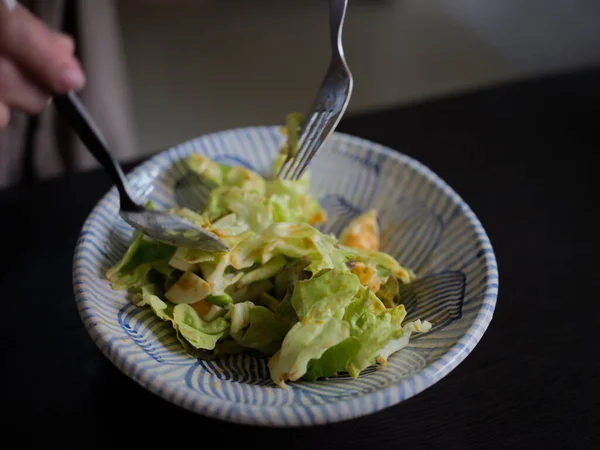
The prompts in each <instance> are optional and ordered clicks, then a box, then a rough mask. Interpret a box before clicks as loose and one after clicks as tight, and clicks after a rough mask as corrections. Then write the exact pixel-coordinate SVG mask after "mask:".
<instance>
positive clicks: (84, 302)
mask: <svg viewBox="0 0 600 450" xmlns="http://www.w3.org/2000/svg"><path fill="white" fill-rule="evenodd" d="M261 130H262V131H267V132H273V130H276V131H277V132H279V130H280V127H279V126H249V127H238V128H231V129H225V130H220V131H216V132H213V133H208V134H204V135H200V136H197V137H194V138H191V139H188V140H186V141H184V142H181V143H179V144H176V145H173V146H171V147H169V148H167V149H164V150H162V151H159V152H158V153H156V154H154V155H152V156H150V157H148V158H147V159H146V160H145V161H143V162H142V163H140V164H139V165H137V166H136V167H135V168H134V169H133V170H132V171H131V172H130V173H129V174H127V177H128V178H130V177H131V178H135V177H138V176H140V175H141V174H143V173H147V172H148V170H149V169H156V167H160V168H161V169H163V168H164V167H166V166H167V164H168V163H169V162H170V161H172V160H173V157H175V156H177V155H176V153H177V152H178V149H181V148H182V147H185V146H189V145H191V144H193V143H194V142H196V141H198V140H201V139H211V137H216V136H219V135H223V134H226V133H233V134H237V133H248V132H252V131H254V132H257V131H261ZM332 137H335V139H337V140H342V141H346V142H349V143H354V144H358V145H360V146H362V147H363V148H368V149H373V150H374V151H376V152H381V153H383V154H384V155H385V156H386V157H388V158H391V159H394V160H396V161H398V162H401V163H404V164H407V165H408V166H409V167H410V168H411V169H413V170H415V171H417V172H418V173H419V174H420V175H422V176H424V177H425V178H426V179H427V180H428V181H430V182H431V183H432V184H433V185H435V186H436V187H437V188H439V189H441V190H442V191H443V193H444V194H446V195H447V196H448V197H449V198H450V200H451V201H452V202H453V203H455V204H456V206H458V207H459V208H460V210H461V212H462V214H464V215H465V216H466V218H467V219H468V221H469V225H470V226H471V227H472V229H473V231H474V234H475V236H476V239H477V240H478V242H477V245H478V246H479V248H481V249H485V253H484V258H485V277H484V279H485V289H484V290H483V291H482V294H481V296H482V303H481V305H480V307H479V310H478V311H477V314H476V316H475V317H474V319H473V323H472V324H471V325H470V327H469V328H468V329H467V330H466V331H465V332H464V333H463V334H462V335H461V337H460V338H459V339H458V341H457V342H456V343H455V344H454V345H453V346H452V347H450V348H449V349H448V350H447V351H446V352H444V353H443V354H442V355H440V356H439V358H437V359H436V360H434V361H432V362H430V363H429V364H428V365H427V366H426V367H425V368H423V369H422V370H421V371H420V372H418V373H415V374H413V375H412V376H410V377H408V378H405V379H403V380H401V381H398V382H396V383H393V384H391V385H389V386H386V387H384V388H382V389H379V390H376V391H373V392H370V393H368V394H365V395H360V396H357V397H353V398H350V399H344V400H340V401H339V402H335V403H324V404H315V405H310V406H304V405H302V406H289V405H288V406H264V405H249V404H239V403H235V402H233V401H230V400H223V399H216V398H214V397H210V396H208V395H205V394H202V393H201V392H198V391H194V396H195V398H194V400H193V401H192V402H190V401H186V396H189V395H190V393H189V389H187V388H185V387H183V386H173V385H172V383H169V382H167V381H164V380H161V379H160V378H159V377H155V376H152V374H151V373H150V374H149V373H148V371H136V370H135V368H136V364H137V363H136V362H135V361H128V360H127V359H126V358H125V357H124V356H123V355H121V354H120V353H121V352H120V347H119V346H117V345H116V343H115V341H116V340H115V339H113V337H114V336H111V335H112V333H114V332H113V331H112V330H110V329H108V328H105V326H103V320H99V319H100V318H101V316H100V315H99V312H97V311H95V310H94V308H93V307H89V303H90V302H91V303H93V302H94V298H93V296H90V295H89V294H88V293H87V292H83V291H81V290H80V289H78V284H81V283H82V282H83V281H84V280H82V279H84V278H85V276H84V275H83V274H82V273H81V269H82V264H83V263H82V259H81V258H79V256H80V255H81V253H82V252H83V251H84V248H83V247H84V244H85V242H86V235H85V229H86V227H88V226H89V225H90V224H91V223H93V222H94V218H95V216H96V215H97V214H98V213H99V208H101V206H102V205H103V204H104V203H105V202H106V201H107V200H108V199H109V198H110V197H112V196H116V195H117V193H116V188H115V187H114V186H112V187H111V188H110V189H109V190H108V192H106V193H105V194H104V195H103V196H102V197H101V198H100V199H99V200H98V201H97V202H96V204H95V206H94V208H93V209H92V210H91V211H90V212H89V214H88V216H87V217H86V219H85V221H84V223H83V226H82V228H81V231H80V234H79V237H78V240H77V244H76V247H75V252H74V257H73V290H74V295H75V303H76V306H77V309H78V313H79V315H80V319H81V320H82V321H83V323H84V326H85V328H86V330H87V331H88V333H89V335H90V337H91V338H92V340H93V341H94V343H95V344H96V346H97V347H98V348H99V349H100V350H101V352H102V353H103V354H104V355H105V356H106V357H107V358H108V359H109V360H110V361H111V362H112V363H113V365H115V366H116V367H117V368H118V369H119V370H120V371H121V372H123V373H124V374H125V375H126V376H127V377H129V378H131V379H133V380H134V381H135V382H136V383H138V384H139V385H141V386H142V387H144V388H145V389H147V390H148V391H150V392H152V393H153V394H155V395H157V396H159V397H161V398H163V399H164V400H167V401H169V402H171V403H173V404H175V405H177V406H180V407H182V408H184V409H186V410H188V411H191V412H193V413H198V414H201V415H204V416H208V417H212V418H216V419H220V420H224V421H228V422H234V423H239V424H245V425H256V426H278V427H297V426H309V425H322V424H326V423H336V422H341V421H347V420H350V419H355V418H357V417H361V416H366V415H371V414H374V413H376V412H378V411H381V410H383V409H386V408H389V407H391V406H394V405H397V404H399V403H401V402H403V401H405V400H408V399H409V398H411V397H414V396H415V395H417V394H419V393H420V392H423V391H425V390H426V389H428V388H430V387H431V386H433V385H434V384H435V383H437V382H438V381H440V380H441V379H442V378H444V377H445V376H446V375H448V374H449V373H450V372H451V371H452V370H454V369H455V368H456V367H457V366H458V365H459V364H460V363H461V362H462V361H463V360H464V359H465V358H466V357H467V356H468V355H469V354H470V353H471V352H472V351H473V349H474V348H475V346H476V345H477V344H478V343H479V341H480V340H481V339H482V337H483V335H484V334H485V332H486V330H487V328H488V326H489V324H490V322H491V320H492V318H493V315H494V311H495V307H496V302H497V297H498V290H499V274H498V265H497V260H496V256H495V252H494V250H493V247H492V244H491V242H490V239H489V237H488V235H487V233H486V231H485V229H484V228H483V225H482V224H481V222H480V220H479V219H478V217H477V216H476V215H475V213H474V212H473V211H472V210H471V208H470V206H469V205H468V204H467V203H466V202H465V201H464V200H463V199H462V197H461V196H460V195H459V194H458V193H457V192H456V191H454V189H453V188H452V187H450V185H448V183H446V182H445V181H444V180H443V179H442V178H440V177H439V176H438V175H437V174H435V173H434V172H433V171H432V170H431V169H429V167H427V166H426V165H424V164H423V163H421V162H420V161H418V160H417V159H415V158H413V157H411V156H408V155H406V154H404V153H403V152H401V151H399V150H394V149H392V148H390V147H387V146H384V145H382V144H379V143H377V142H374V141H371V140H368V139H365V138H361V137H358V136H353V135H350V134H347V133H342V132H338V131H335V132H333V134H332V136H330V139H331V138H332ZM92 306H93V305H92ZM448 354H452V357H451V358H450V359H449V360H447V361H445V363H444V364H443V365H439V364H436V363H438V362H439V361H440V360H443V358H444V357H445V356H446V355H448ZM417 376H421V377H422V378H423V380H422V381H421V383H420V387H412V388H411V389H406V392H407V394H405V395H401V393H400V388H401V386H403V387H404V388H406V387H408V386H410V383H411V381H414V379H415V377H417ZM376 397H379V399H381V398H384V399H387V400H385V401H383V402H381V401H377V400H378V399H376ZM365 400H368V401H367V402H365ZM359 402H360V405H359ZM215 403H219V404H224V405H227V406H228V408H213V409H212V410H211V409H207V407H208V406H210V405H211V404H215ZM365 404H366V405H367V407H366V408H365ZM298 409H300V410H302V411H305V412H307V413H309V414H308V417H309V419H308V420H300V419H298V417H299V416H298V415H296V416H293V417H296V418H297V419H298V420H295V421H294V420H292V421H289V420H286V421H281V422H278V421H273V420H267V419H266V417H271V418H272V417H277V416H282V415H283V414H282V412H283V411H285V410H298Z"/></svg>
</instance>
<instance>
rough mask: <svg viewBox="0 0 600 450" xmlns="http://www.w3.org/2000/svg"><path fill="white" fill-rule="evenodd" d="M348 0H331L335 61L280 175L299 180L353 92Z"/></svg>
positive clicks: (331, 26)
mask: <svg viewBox="0 0 600 450" xmlns="http://www.w3.org/2000/svg"><path fill="white" fill-rule="evenodd" d="M347 6H348V0H330V1H329V27H330V32H331V62H330V64H329V69H328V70H327V73H326V75H325V78H324V79H323V81H322V83H321V87H320V88H319V92H318V94H317V97H316V99H315V101H314V103H313V106H312V112H311V113H310V115H309V116H308V119H307V120H306V121H305V122H304V125H303V126H302V131H301V132H300V139H299V141H298V151H297V152H296V154H295V155H294V154H290V153H288V155H287V157H286V159H285V161H284V163H283V165H282V166H281V169H280V170H279V172H278V174H277V178H279V179H282V180H297V179H299V178H300V177H302V175H303V174H304V172H305V171H306V168H307V167H308V164H309V163H310V161H311V160H312V159H313V158H314V156H315V155H316V154H317V152H318V151H319V149H320V148H321V147H322V146H323V143H324V142H325V139H327V137H328V136H329V135H330V134H331V132H332V131H333V130H334V129H335V127H336V126H337V124H338V123H339V121H340V119H341V118H342V116H343V114H344V112H345V111H346V108H347V107H348V103H349V102H350V95H351V94H352V87H353V85H354V81H353V79H352V73H351V72H350V69H349V67H348V64H347V63H346V59H345V57H344V48H343V45H342V28H343V25H344V18H345V16H346V9H347Z"/></svg>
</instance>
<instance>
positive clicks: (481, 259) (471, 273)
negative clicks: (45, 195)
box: [73, 127, 498, 426]
mask: <svg viewBox="0 0 600 450" xmlns="http://www.w3.org/2000/svg"><path fill="white" fill-rule="evenodd" d="M282 143H283V136H282V135H281V133H280V130H279V128H278V127H254V128H243V129H235V130H228V131H224V132H220V133H215V134H211V135H207V136H203V137H200V138H197V139H194V140H191V141H189V142H185V143H183V144H181V145H178V146H176V147H174V148H171V149H169V150H167V151H165V152H162V153H160V154H158V155H156V156H154V157H153V158H151V159H149V160H148V161H147V162H145V163H144V164H142V165H140V166H139V167H138V168H137V169H135V170H134V171H133V172H132V173H131V174H130V175H129V176H128V178H129V180H130V181H131V183H132V185H133V186H134V189H135V191H136V195H137V196H138V197H139V199H140V200H148V199H151V200H153V201H154V203H155V205H156V207H157V208H166V207H168V206H171V205H174V204H175V198H174V192H173V187H174V185H175V183H176V182H177V181H178V180H179V179H180V178H181V177H182V176H183V174H184V173H185V169H184V166H183V164H182V163H181V162H180V159H181V158H184V157H186V156H187V155H189V154H191V153H193V152H198V153H202V154H204V155H207V156H209V157H211V158H214V159H216V160H218V161H220V162H222V163H226V164H231V165H234V164H235V165H242V166H245V167H248V168H251V169H254V170H257V171H258V172H260V173H263V174H265V175H268V174H269V173H270V169H271V161H272V158H273V156H274V155H275V153H276V152H277V151H278V150H279V148H280V147H281V145H282ZM311 169H312V172H311V177H312V186H313V188H312V189H313V192H314V193H315V195H317V197H318V198H319V199H320V200H321V202H322V204H323V206H324V207H325V208H326V209H327V211H328V213H329V216H330V220H329V221H328V222H327V224H326V225H325V226H323V231H326V232H336V233H337V232H339V231H340V230H341V228H342V227H343V226H344V225H345V224H347V223H348V221H350V220H351V219H352V218H353V217H355V216H356V215H358V214H360V213H361V212H363V211H365V210H367V209H370V208H376V209H377V210H378V211H379V220H380V226H381V230H382V245H383V250H385V251H386V252H388V253H390V254H392V255H393V256H394V257H396V258H397V259H398V260H399V261H400V263H401V264H403V265H406V266H408V267H412V268H413V269H415V270H416V271H417V273H418V275H419V276H420V279H419V280H418V281H417V282H415V283H414V285H411V286H408V287H407V288H406V289H407V292H404V295H405V298H406V299H407V300H406V307H407V310H408V314H409V316H408V318H409V319H412V318H421V319H427V320H430V321H433V323H434V327H433V330H432V331H430V332H428V333H425V334H422V335H414V336H413V338H412V339H411V342H410V344H409V346H407V347H406V348H404V349H402V350H401V351H400V352H398V353H396V354H395V355H393V356H392V357H391V358H390V360H389V362H388V366H387V368H386V369H378V368H377V367H371V368H368V369H367V370H365V371H364V372H363V374H361V376H360V377H359V378H357V379H352V378H351V377H349V376H347V375H344V374H341V375H340V376H338V377H335V378H330V379H327V380H320V381H316V382H306V381H300V382H296V383H292V384H290V385H289V387H288V388H278V387H275V386H274V385H273V383H272V382H271V381H270V379H269V373H268V368H267V360H266V359H263V358H257V357H253V356H248V355H235V356H229V357H226V358H223V359H221V360H216V361H208V360H198V359H196V358H194V357H192V356H190V355H189V354H187V353H186V352H185V351H183V350H182V348H181V347H180V346H179V344H178V342H177V340H176V338H175V335H174V332H173V329H172V328H171V327H170V326H169V325H167V324H165V323H164V322H162V321H160V320H158V319H156V318H155V317H154V315H153V314H152V313H151V312H150V311H149V310H148V309H141V308H137V307H135V306H133V305H132V304H131V303H130V301H129V300H128V298H127V295H126V293H125V292H113V291H112V290H111V288H110V286H109V284H108V282H107V281H106V279H105V277H104V274H105V272H106V270H107V269H108V268H109V267H110V266H111V265H113V264H114V263H115V262H116V261H117V260H118V259H119V258H120V257H121V255H122V254H123V253H124V251H125V249H126V248H127V244H128V240H129V238H130V236H131V231H132V230H131V228H130V227H129V226H128V225H126V224H125V222H124V221H123V220H122V219H120V217H119V215H118V208H119V199H118V196H117V192H116V189H115V188H113V189H111V190H110V191H109V192H108V193H107V194H106V195H105V196H104V198H102V200H101V201H100V202H99V203H98V204H97V205H96V207H95V208H94V209H93V211H92V212H91V213H90V215H89V217H88V218H87V220H86V222H85V224H84V226H83V229H82V231H81V235H80V238H79V241H78V244H77V248H76V252H75V259H74V269H73V284H74V292H75V300H76V302H77V307H78V310H79V313H80V315H81V318H82V320H83V323H84V325H85V327H86V328H87V330H88V332H89V334H90V336H91V337H92V339H93V340H94V342H95V343H96V344H97V346H98V347H99V348H100V350H101V351H102V352H103V353H104V354H105V355H106V356H107V357H108V358H109V359H110V360H111V361H112V362H113V363H114V364H115V365H116V366H117V367H118V368H119V369H120V370H121V371H123V372H124V373H125V374H126V375H128V376H129V377H131V378H132V379H134V380H135V381H136V382H138V383H139V384H141V385H142V386H144V387H145V388H147V389H148V390H149V391H151V392H153V393H155V394H157V395H159V396H161V397H163V398H164V399H166V400H168V401H170V402H172V403H174V404H176V405H179V406H181V407H183V408H186V409H188V410H190V411H193V412H196V413H199V414H203V415H207V416H211V417H215V418H218V419H222V420H227V421H232V422H238V423H245V424H253V425H265V426H306V425H313V424H324V423H331V422H337V421H341V420H347V419H350V418H354V417H358V416H362V415H366V414H370V413H373V412H375V411H379V410H381V409H383V408H387V407H390V406H392V405H395V404H397V403H399V402H401V401H403V400H405V399H407V398H409V397H412V396H414V395H416V394H417V393H419V392H421V391H423V390H424V389H426V388H428V387H429V386H431V385H433V384H434V383H436V382H437V381H438V380H440V379H441V378H442V377H444V376H445V375H447V374H448V373H449V372H450V371H451V370H452V369H454V368H455V367H456V366H457V365H458V364H459V363H460V362H461V361H462V360H463V359H464V358H465V357H466V356H467V355H468V354H469V353H470V352H471V350H473V348H474V347H475V345H476V344H477V343H478V341H479V340H480V339H481V337H482V335H483V333H484V332H485V330H486V328H487V327H488V325H489V323H490V321H491V319H492V316H493V313H494V307H495V303H496V297H497V292H498V272H497V265H496V260H495V256H494V252H493V249H492V246H491V244H490V242H489V239H488V237H487V235H486V233H485V231H484V229H483V227H482V226H481V224H480V223H479V221H478V219H477V218H476V216H475V214H474V213H473V212H472V211H471V209H470V208H469V207H468V205H466V204H465V202H464V201H463V200H461V198H460V197H459V196H458V195H457V194H456V193H455V192H454V191H453V190H452V189H451V188H450V187H449V186H448V185H447V184H446V183H445V182H444V181H443V180H441V179H440V178H439V177H438V176H437V175H435V174H434V173H432V172H431V171H430V170H429V169H428V168H426V167H424V166H423V165H422V164H420V163H419V162H417V161H415V160H414V159H412V158H410V157H407V156H405V155H403V154H401V153H399V152H395V151H392V150H390V149H387V148H384V147H382V146H380V145H377V144H374V143H372V142H368V141H366V140H363V139H359V138H356V137H351V136H348V135H345V134H341V133H334V135H333V136H332V137H331V138H330V139H329V140H328V141H327V143H326V148H324V149H323V150H322V151H321V152H320V153H319V155H318V157H317V160H316V161H315V162H314V164H313V165H312V166H311Z"/></svg>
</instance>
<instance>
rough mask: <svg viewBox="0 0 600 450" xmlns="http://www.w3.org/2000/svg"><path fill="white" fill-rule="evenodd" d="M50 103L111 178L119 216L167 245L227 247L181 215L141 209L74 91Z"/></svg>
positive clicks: (207, 249)
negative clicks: (114, 188) (118, 207)
mask: <svg viewBox="0 0 600 450" xmlns="http://www.w3.org/2000/svg"><path fill="white" fill-rule="evenodd" d="M53 103H54V106H55V107H56V109H57V110H58V111H59V113H60V114H61V115H63V116H64V117H65V118H66V119H67V121H68V122H69V124H70V125H71V127H72V128H73V130H74V131H75V133H77V135H78V136H79V138H80V139H81V140H82V141H83V143H84V144H85V145H86V147H87V148H88V150H89V151H90V153H92V155H94V157H95V158H96V160H97V161H98V162H99V163H100V164H101V165H102V166H103V167H104V170H106V172H108V174H109V175H110V177H111V178H112V179H113V181H114V183H115V185H116V186H117V189H118V191H119V201H120V210H119V215H120V216H121V217H122V218H123V219H124V220H125V222H127V223H128V224H129V225H131V226H132V227H133V228H136V229H138V230H140V231H141V232H142V233H144V234H145V235H146V236H149V237H151V238H153V239H155V240H157V241H160V242H164V243H167V244H170V245H175V246H178V247H187V248H194V249H199V250H205V251H215V252H219V251H228V250H229V247H228V246H227V244H225V243H224V242H223V241H222V240H221V239H219V238H218V237H217V236H216V235H215V234H213V233H210V232H208V231H206V230H204V229H203V228H201V227H199V226H197V225H195V224H193V223H191V222H190V221H188V220H185V219H183V218H181V217H177V216H174V215H172V214H169V213H167V212H163V211H155V210H151V209H148V208H145V207H143V206H141V205H140V204H138V203H137V202H136V201H135V200H133V197H132V195H131V188H130V186H129V184H128V182H127V179H126V178H125V175H124V173H123V169H122V168H121V166H120V165H119V163H118V162H117V160H116V159H115V158H114V156H113V155H112V154H111V153H110V151H109V150H108V145H107V144H106V141H105V140H104V138H103V137H102V134H101V133H100V131H99V129H98V127H97V126H96V124H95V123H94V122H93V120H92V118H91V116H90V114H89V112H88V111H87V110H86V108H85V106H84V105H83V104H82V103H81V101H80V100H79V99H78V98H77V96H76V94H75V93H74V92H69V93H67V94H65V95H59V96H55V97H54V99H53Z"/></svg>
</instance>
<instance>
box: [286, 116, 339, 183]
mask: <svg viewBox="0 0 600 450" xmlns="http://www.w3.org/2000/svg"><path fill="white" fill-rule="evenodd" d="M331 119H332V117H331V116H330V117H329V120H328V121H327V122H326V124H325V126H324V127H323V129H322V130H321V133H320V135H319V136H318V140H315V141H313V145H312V146H311V148H310V150H307V154H308V159H307V161H306V164H304V165H302V166H301V167H300V168H298V170H296V172H295V173H294V178H293V179H294V180H298V179H300V178H302V175H304V172H306V169H307V168H308V166H309V164H310V162H311V161H312V159H313V158H314V156H315V155H316V154H317V151H318V150H319V148H321V146H322V145H323V144H324V143H325V139H327V135H328V134H329V131H330V130H331V129H332V128H333V127H334V126H335V123H336V120H331ZM319 141H320V142H319Z"/></svg>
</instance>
